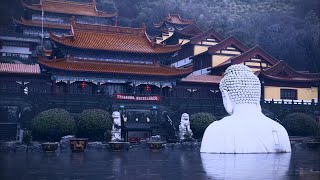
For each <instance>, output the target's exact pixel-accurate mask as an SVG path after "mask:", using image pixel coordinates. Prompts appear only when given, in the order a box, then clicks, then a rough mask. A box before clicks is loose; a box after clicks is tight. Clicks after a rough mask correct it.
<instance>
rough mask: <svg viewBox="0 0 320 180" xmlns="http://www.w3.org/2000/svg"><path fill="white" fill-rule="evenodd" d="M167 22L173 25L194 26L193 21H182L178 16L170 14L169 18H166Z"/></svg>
mask: <svg viewBox="0 0 320 180" xmlns="http://www.w3.org/2000/svg"><path fill="white" fill-rule="evenodd" d="M165 21H167V22H169V23H172V24H183V25H185V24H192V20H186V19H182V18H181V17H180V15H178V14H168V16H167V17H166V18H165Z"/></svg>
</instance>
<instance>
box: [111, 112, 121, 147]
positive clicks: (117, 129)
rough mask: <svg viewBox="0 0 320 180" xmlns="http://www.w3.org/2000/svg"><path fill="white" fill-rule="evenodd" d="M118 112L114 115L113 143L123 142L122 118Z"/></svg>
mask: <svg viewBox="0 0 320 180" xmlns="http://www.w3.org/2000/svg"><path fill="white" fill-rule="evenodd" d="M120 117H121V116H120V113H119V112H118V111H114V112H113V113H112V118H113V125H112V130H111V135H112V137H111V141H118V140H121V118H120Z"/></svg>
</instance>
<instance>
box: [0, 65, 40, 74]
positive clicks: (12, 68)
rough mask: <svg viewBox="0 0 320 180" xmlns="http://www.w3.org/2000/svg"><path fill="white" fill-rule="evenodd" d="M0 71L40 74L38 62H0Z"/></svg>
mask: <svg viewBox="0 0 320 180" xmlns="http://www.w3.org/2000/svg"><path fill="white" fill-rule="evenodd" d="M0 73H13V74H40V73H41V71H40V67H39V65H38V64H36V65H29V64H10V63H0Z"/></svg>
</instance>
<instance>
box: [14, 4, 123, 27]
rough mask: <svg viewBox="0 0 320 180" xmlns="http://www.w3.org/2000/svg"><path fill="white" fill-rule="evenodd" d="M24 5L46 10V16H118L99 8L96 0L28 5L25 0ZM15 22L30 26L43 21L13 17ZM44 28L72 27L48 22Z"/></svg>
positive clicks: (27, 7) (44, 24) (38, 24)
mask: <svg viewBox="0 0 320 180" xmlns="http://www.w3.org/2000/svg"><path fill="white" fill-rule="evenodd" d="M21 2H22V6H23V7H24V8H26V9H27V10H31V11H36V12H37V11H38V12H39V13H41V12H42V11H43V12H44V16H46V14H47V13H55V14H61V15H69V16H70V17H71V16H83V17H97V18H113V17H116V16H117V12H113V13H107V12H103V11H99V10H97V7H96V0H93V2H92V3H81V2H72V1H66V0H40V3H39V4H32V5H28V4H27V3H25V2H24V1H23V0H22V1H21ZM13 20H14V23H15V24H18V25H22V26H28V27H42V22H41V21H40V20H39V21H35V20H32V19H24V18H21V19H15V18H14V19H13ZM43 27H44V28H50V29H61V30H67V29H70V25H69V24H67V23H57V22H46V21H44V23H43Z"/></svg>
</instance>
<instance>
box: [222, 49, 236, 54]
mask: <svg viewBox="0 0 320 180" xmlns="http://www.w3.org/2000/svg"><path fill="white" fill-rule="evenodd" d="M222 53H224V54H236V55H238V54H241V52H239V51H228V50H223V51H222Z"/></svg>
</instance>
